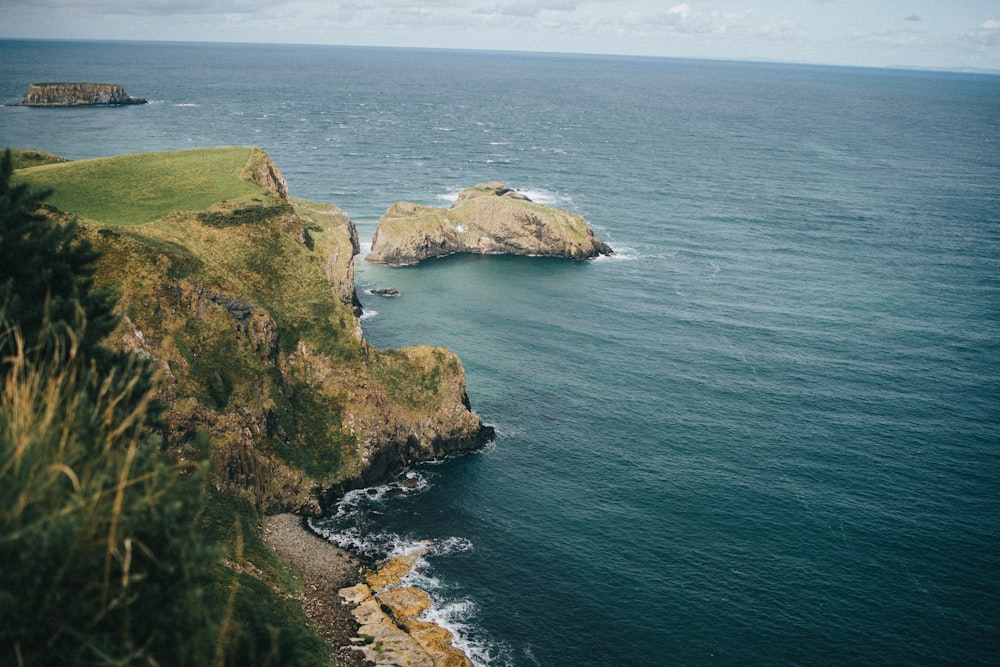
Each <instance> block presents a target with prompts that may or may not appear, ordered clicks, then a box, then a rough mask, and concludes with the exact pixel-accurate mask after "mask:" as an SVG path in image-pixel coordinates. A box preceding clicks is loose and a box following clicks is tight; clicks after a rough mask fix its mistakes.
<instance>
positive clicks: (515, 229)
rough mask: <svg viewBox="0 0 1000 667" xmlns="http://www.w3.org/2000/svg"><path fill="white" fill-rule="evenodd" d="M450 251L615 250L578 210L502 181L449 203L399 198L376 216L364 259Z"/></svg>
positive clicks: (591, 253) (570, 253)
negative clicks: (546, 202)
mask: <svg viewBox="0 0 1000 667" xmlns="http://www.w3.org/2000/svg"><path fill="white" fill-rule="evenodd" d="M452 253H473V254H483V255H487V254H511V255H533V256H543V257H562V258H567V259H590V258H593V257H596V256H598V255H612V254H614V252H613V251H612V249H611V247H610V246H608V245H607V244H606V243H603V242H601V241H599V240H597V239H596V238H595V237H594V233H593V230H592V229H591V228H590V225H589V224H588V223H587V221H586V220H584V219H583V218H582V217H581V216H579V215H577V214H575V213H571V212H569V211H564V210H562V209H557V208H552V207H549V206H544V205H542V204H538V203H535V202H532V201H531V200H530V199H528V198H527V197H526V196H524V195H523V194H520V193H518V192H516V191H514V190H511V189H510V188H508V187H506V186H505V185H503V184H501V183H482V184H479V185H477V186H475V187H473V188H469V189H467V190H463V191H462V192H461V193H459V195H458V198H457V199H456V200H455V203H454V204H452V206H451V208H447V209H445V208H437V207H433V206H421V205H418V204H413V203H409V202H397V203H396V204H393V205H392V206H391V207H389V210H388V211H386V212H385V214H384V215H383V216H382V218H381V219H380V220H379V223H378V228H377V229H376V230H375V235H374V237H373V238H372V248H371V252H370V253H369V254H368V256H367V257H365V260H366V261H368V262H373V263H384V264H392V265H404V264H416V263H417V262H420V261H423V260H425V259H430V258H433V257H441V256H444V255H449V254H452Z"/></svg>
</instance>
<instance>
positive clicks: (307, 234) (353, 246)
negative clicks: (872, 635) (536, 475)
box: [0, 147, 489, 664]
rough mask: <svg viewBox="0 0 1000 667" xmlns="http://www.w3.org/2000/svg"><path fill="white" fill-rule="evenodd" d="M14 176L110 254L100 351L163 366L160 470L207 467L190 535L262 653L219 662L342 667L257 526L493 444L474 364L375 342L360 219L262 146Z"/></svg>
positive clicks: (32, 159) (105, 262) (53, 164)
mask: <svg viewBox="0 0 1000 667" xmlns="http://www.w3.org/2000/svg"><path fill="white" fill-rule="evenodd" d="M39 163H41V164H39ZM15 164H19V165H24V167H23V168H20V169H18V170H17V171H15V172H14V175H13V180H14V182H15V183H22V184H28V185H30V186H31V187H32V188H38V189H50V190H51V195H50V196H49V198H48V200H47V208H46V209H45V215H46V216H47V217H48V218H49V219H50V220H52V221H54V222H56V223H59V224H65V223H68V222H69V221H74V222H75V223H76V225H77V227H76V229H77V234H78V237H79V238H81V239H86V240H87V241H89V242H90V243H91V244H92V245H93V247H94V248H95V249H96V250H98V251H99V252H100V257H99V259H97V262H96V273H95V274H94V276H93V283H94V285H95V287H96V288H98V289H107V290H110V291H111V292H112V293H113V294H114V296H115V298H116V301H117V311H118V312H119V313H120V315H121V321H120V323H119V324H118V326H117V328H116V329H115V330H114V331H113V332H112V333H111V335H110V336H108V339H107V344H108V345H109V346H110V347H112V348H113V349H115V350H118V351H127V352H133V353H135V354H137V355H138V356H139V357H142V358H145V359H149V360H151V361H152V363H153V364H154V366H155V367H156V368H157V369H158V370H159V377H160V381H159V383H158V384H157V385H156V399H157V400H158V401H159V402H160V403H161V404H162V405H163V407H164V410H163V413H162V417H161V424H160V426H159V427H158V428H157V429H156V440H157V441H158V442H160V443H161V444H160V448H159V449H160V450H161V454H160V455H161V456H164V457H167V458H168V459H169V460H173V461H190V460H204V461H205V464H204V476H205V480H206V481H207V485H206V486H205V487H204V489H203V491H202V492H201V493H202V495H201V496H200V497H199V503H201V505H200V506H199V507H200V509H197V511H196V512H195V513H196V518H195V522H194V524H193V525H195V526H197V527H198V528H199V530H200V531H201V534H202V536H203V537H205V538H206V539H207V540H208V542H209V543H210V544H213V545H216V546H215V547H213V549H215V550H216V551H215V553H221V554H222V555H223V557H222V560H220V561H218V564H217V565H216V566H213V567H215V572H216V575H215V577H214V579H213V583H211V584H210V585H209V587H208V589H207V591H208V592H207V593H206V595H209V596H210V598H211V599H212V600H215V601H216V602H217V604H214V605H212V606H210V609H212V610H220V611H219V613H224V614H228V616H227V617H226V618H225V619H222V620H220V621H219V622H220V623H221V625H220V626H219V627H220V628H221V629H220V630H219V632H220V633H222V632H223V631H225V632H235V631H236V628H243V630H244V631H246V632H248V633H249V634H248V635H247V639H246V641H248V642H250V644H246V643H245V642H244V644H243V645H242V646H243V649H241V650H242V653H241V652H240V651H232V652H231V653H230V654H226V656H229V655H232V656H233V660H235V661H237V662H238V660H239V659H240V658H239V656H241V655H242V656H244V657H246V656H248V655H253V656H257V658H261V657H266V655H267V651H268V650H271V649H274V650H277V651H280V652H281V654H280V657H275V660H277V661H278V663H280V664H322V663H324V662H329V660H330V659H331V658H330V654H329V652H328V651H327V650H326V647H325V646H324V645H318V644H316V643H315V642H312V640H310V639H308V637H307V638H305V639H303V637H302V632H303V630H302V627H303V616H302V610H301V607H300V606H299V605H297V604H296V603H295V602H294V598H295V596H296V595H298V589H297V586H298V585H299V584H298V583H297V581H296V579H295V578H294V577H293V576H291V575H290V574H289V573H288V570H287V567H286V565H285V564H283V562H282V561H280V560H279V559H277V558H275V557H274V555H273V553H271V552H270V551H269V550H268V549H267V548H266V547H264V546H263V544H262V543H261V541H260V529H259V526H260V520H261V515H262V514H268V513H274V512H287V511H293V512H298V513H305V514H312V513H317V512H320V511H322V510H323V509H324V508H327V507H328V506H329V502H330V501H331V500H332V499H333V498H334V497H335V496H336V494H337V492H338V489H342V488H344V486H345V485H346V486H357V485H361V484H364V483H367V482H372V481H377V480H380V479H384V478H385V477H386V476H387V475H391V474H393V473H394V472H395V471H398V470H399V469H400V467H401V466H402V465H404V464H405V463H406V462H408V461H411V460H414V459H421V458H435V457H440V456H443V455H445V454H448V453H452V452H455V451H461V450H463V449H468V448H471V447H475V446H477V445H479V444H482V443H483V442H484V440H485V438H486V437H488V435H489V429H486V428H484V427H483V426H482V424H481V422H480V421H479V419H478V417H475V416H474V415H473V414H472V413H471V412H469V410H468V399H467V397H466V395H465V384H464V371H463V369H462V366H461V363H460V362H459V361H458V359H457V357H455V356H454V354H452V353H451V352H450V351H448V350H445V349H443V348H430V347H419V348H407V349H403V350H387V351H382V350H377V349H374V348H371V347H370V346H369V345H368V344H367V343H366V342H365V340H364V338H363V336H362V333H361V329H360V325H359V323H358V320H357V318H356V316H355V313H354V309H353V308H354V298H353V297H354V294H353V265H352V263H351V261H352V258H353V256H354V254H355V253H356V251H357V248H358V244H357V238H356V232H355V231H354V227H353V223H351V221H350V220H349V218H348V217H347V216H346V215H345V214H344V213H343V212H342V211H340V210H339V209H337V208H336V207H333V206H331V205H329V204H319V203H314V202H307V201H302V200H297V199H293V198H289V197H288V195H287V189H286V186H285V184H284V180H283V179H282V177H281V174H280V172H279V171H278V169H277V167H276V166H275V165H274V164H273V163H272V162H271V161H270V159H269V158H268V157H267V155H266V154H265V153H264V152H263V151H260V150H259V149H252V148H243V147H229V148H214V149H198V150H191V151H181V152H175V153H162V154H142V155H123V156H116V157H109V158H100V159H93V160H83V161H79V162H58V158H55V157H54V156H51V157H46V156H44V155H43V156H41V157H38V154H27V153H24V152H22V153H19V154H17V155H15ZM28 165H38V166H28ZM189 509H190V508H189ZM192 511H193V510H192ZM0 593H2V591H0ZM289 600H292V601H291V602H290V601H289ZM266 628H270V630H267V629H266ZM268 632H270V633H271V634H268ZM255 633H256V634H255ZM309 636H310V637H312V638H313V639H315V636H314V635H309ZM258 640H259V642H260V643H259V645H258V644H255V643H254V642H257V641H258ZM220 641H222V639H220ZM241 641H242V640H241ZM289 642H291V643H292V644H295V645H296V646H301V647H303V648H302V650H299V649H291V648H288V647H289V646H290V643H289ZM269 646H270V647H271V649H268V647H269ZM282 647H284V648H282ZM224 657H225V656H224ZM271 657H274V655H272V656H271ZM257 658H254V660H255V661H256V660H257ZM227 662H229V659H228V657H227V659H226V660H224V661H222V662H219V663H218V664H224V663H227ZM192 664H200V663H199V662H197V661H192Z"/></svg>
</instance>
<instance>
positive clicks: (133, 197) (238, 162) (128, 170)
mask: <svg viewBox="0 0 1000 667" xmlns="http://www.w3.org/2000/svg"><path fill="white" fill-rule="evenodd" d="M252 150H253V149H251V148H247V147H243V146H236V147H226V148H199V149H193V150H188V151H174V152H166V153H135V154H129V155H119V156H115V157H108V158H97V159H93V160H80V161H77V162H64V163H59V164H48V165H43V166H38V167H32V168H28V169H22V170H19V171H17V172H16V173H15V180H18V181H22V180H23V181H27V182H29V183H31V184H32V185H33V186H35V187H39V188H51V189H52V196H51V197H49V199H48V203H49V204H51V205H52V206H55V207H56V208H58V209H60V210H62V211H65V212H67V213H72V214H75V215H79V216H81V217H83V218H87V219H89V220H94V221H97V222H101V223H104V224H107V225H119V226H131V225H141V224H143V223H146V222H151V221H153V220H158V219H159V218H162V217H164V216H165V215H167V214H169V213H172V212H174V211H204V210H206V209H208V208H210V207H211V206H212V205H213V204H217V203H220V202H223V201H228V202H232V201H240V200H246V199H250V198H252V197H254V196H262V195H267V194H268V192H267V191H266V190H265V189H264V188H262V187H260V186H258V185H255V184H253V183H250V182H247V181H245V180H243V179H242V178H241V173H242V171H243V169H244V167H246V165H247V162H248V161H249V160H250V157H251V154H252Z"/></svg>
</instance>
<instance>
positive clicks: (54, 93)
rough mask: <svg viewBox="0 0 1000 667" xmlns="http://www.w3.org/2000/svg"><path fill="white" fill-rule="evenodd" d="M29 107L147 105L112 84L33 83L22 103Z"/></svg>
mask: <svg viewBox="0 0 1000 667" xmlns="http://www.w3.org/2000/svg"><path fill="white" fill-rule="evenodd" d="M21 104H23V105H24V106H29V107H70V106H121V105H124V104H146V100H144V99H143V98H141V97H129V96H128V95H127V94H126V93H125V89H124V88H122V87H121V86H119V85H116V84H111V83H33V84H31V85H29V86H28V92H26V93H25V94H24V100H23V101H22V102H21Z"/></svg>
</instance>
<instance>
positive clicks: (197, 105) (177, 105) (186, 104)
mask: <svg viewBox="0 0 1000 667" xmlns="http://www.w3.org/2000/svg"><path fill="white" fill-rule="evenodd" d="M174 106H175V107H200V106H201V105H200V104H195V103H194V102H182V103H180V104H175V105H174Z"/></svg>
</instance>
